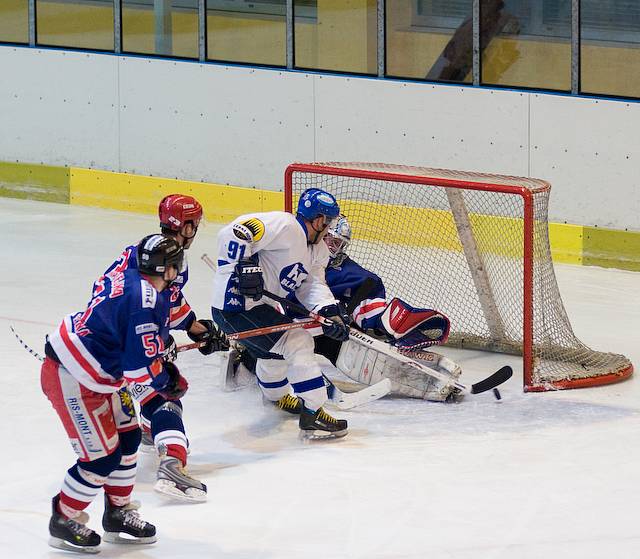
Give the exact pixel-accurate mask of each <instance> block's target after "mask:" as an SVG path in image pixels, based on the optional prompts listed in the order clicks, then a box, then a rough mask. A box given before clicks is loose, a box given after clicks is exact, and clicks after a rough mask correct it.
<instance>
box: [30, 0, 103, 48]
mask: <svg viewBox="0 0 640 559" xmlns="http://www.w3.org/2000/svg"><path fill="white" fill-rule="evenodd" d="M36 18H37V25H36V30H37V42H38V44H41V45H51V46H60V47H72V48H80V49H90V50H106V51H113V50H114V39H113V1H112V0H84V1H81V0H74V1H69V0H36Z"/></svg>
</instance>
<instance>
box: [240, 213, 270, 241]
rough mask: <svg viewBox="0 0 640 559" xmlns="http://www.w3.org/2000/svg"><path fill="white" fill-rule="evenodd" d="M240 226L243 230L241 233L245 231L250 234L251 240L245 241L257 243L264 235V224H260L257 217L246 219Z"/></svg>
mask: <svg viewBox="0 0 640 559" xmlns="http://www.w3.org/2000/svg"><path fill="white" fill-rule="evenodd" d="M240 225H242V226H243V227H244V228H245V230H244V231H243V232H246V230H248V231H249V232H250V233H251V239H247V240H251V241H255V242H257V241H259V240H260V239H262V237H263V235H264V223H262V221H260V220H259V219H258V218H257V217H252V218H250V219H247V220H246V221H243V222H242V223H241V224H240ZM234 233H235V228H234ZM236 236H237V235H236Z"/></svg>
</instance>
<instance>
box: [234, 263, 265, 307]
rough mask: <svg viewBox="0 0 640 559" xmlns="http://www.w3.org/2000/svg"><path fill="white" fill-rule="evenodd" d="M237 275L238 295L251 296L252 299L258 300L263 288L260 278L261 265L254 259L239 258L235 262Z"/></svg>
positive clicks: (262, 281)
mask: <svg viewBox="0 0 640 559" xmlns="http://www.w3.org/2000/svg"><path fill="white" fill-rule="evenodd" d="M236 275H237V276H238V291H239V292H240V295H244V296H245V297H251V298H252V299H253V300H254V301H258V300H260V297H262V291H263V290H264V280H263V279H262V267H261V266H260V264H258V262H257V261H256V260H254V259H243V260H239V261H238V263H237V264H236Z"/></svg>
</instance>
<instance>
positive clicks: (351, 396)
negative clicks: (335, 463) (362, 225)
mask: <svg viewBox="0 0 640 559" xmlns="http://www.w3.org/2000/svg"><path fill="white" fill-rule="evenodd" d="M201 259H202V261H203V262H204V263H205V264H206V265H207V266H209V268H211V270H213V271H215V270H216V265H215V263H214V261H213V260H212V259H211V258H210V257H209V256H208V255H207V254H206V253H205V254H203V255H202V256H201ZM367 280H369V281H372V280H371V278H367ZM367 280H365V282H363V285H361V286H360V288H359V289H358V290H357V291H356V293H355V294H354V298H353V300H354V301H355V305H354V306H353V309H355V306H357V304H358V303H359V302H360V301H358V300H357V299H356V298H355V295H359V296H360V300H362V299H364V297H365V296H366V293H368V292H369V291H370V290H371V289H372V287H371V285H370V284H369V283H367ZM364 284H366V291H365V289H363V287H365V285H364ZM274 300H275V299H274ZM302 308H304V307H302ZM353 309H352V310H351V312H353ZM304 314H306V309H304ZM317 326H319V323H318V322H317V321H316V320H303V321H299V322H292V323H289V324H276V325H274V326H266V327H264V328H254V329H253V330H245V331H244V332H236V333H234V334H227V338H228V339H229V340H241V339H243V338H249V337H251V336H259V335H264V334H269V333H271V332H283V331H286V330H292V329H294V328H315V327H317ZM188 345H190V346H191V345H193V344H188ZM181 347H185V346H181ZM186 349H191V347H185V349H184V350H182V349H181V348H180V347H179V348H178V351H186ZM322 376H323V378H324V379H325V381H326V382H327V383H328V386H327V395H328V396H329V399H330V400H331V402H332V403H333V404H335V405H336V407H338V408H339V409H341V410H348V409H351V408H355V407H356V406H361V405H363V404H366V403H368V402H373V401H375V400H378V399H380V398H382V397H383V396H386V395H387V394H389V392H391V381H390V380H389V379H383V380H381V381H380V382H378V383H376V384H374V385H372V386H368V387H367V388H363V389H362V390H358V391H357V392H343V391H342V390H340V389H339V388H338V387H337V386H336V385H335V384H334V383H333V382H332V381H331V379H329V378H327V376H326V375H324V374H323V375H322Z"/></svg>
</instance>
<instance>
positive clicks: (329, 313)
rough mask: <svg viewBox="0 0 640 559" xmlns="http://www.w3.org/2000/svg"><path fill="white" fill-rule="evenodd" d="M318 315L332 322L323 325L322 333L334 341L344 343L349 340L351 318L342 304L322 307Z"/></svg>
mask: <svg viewBox="0 0 640 559" xmlns="http://www.w3.org/2000/svg"><path fill="white" fill-rule="evenodd" d="M317 314H319V315H320V316H324V317H325V318H328V319H329V320H330V321H331V324H323V325H322V333H323V334H324V335H325V336H327V337H329V338H332V339H334V340H338V341H339V342H344V341H346V340H348V339H349V316H348V315H347V313H346V312H345V310H344V309H343V308H342V306H341V305H340V304H337V305H327V306H326V307H322V308H321V309H320V310H319V311H317Z"/></svg>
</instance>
